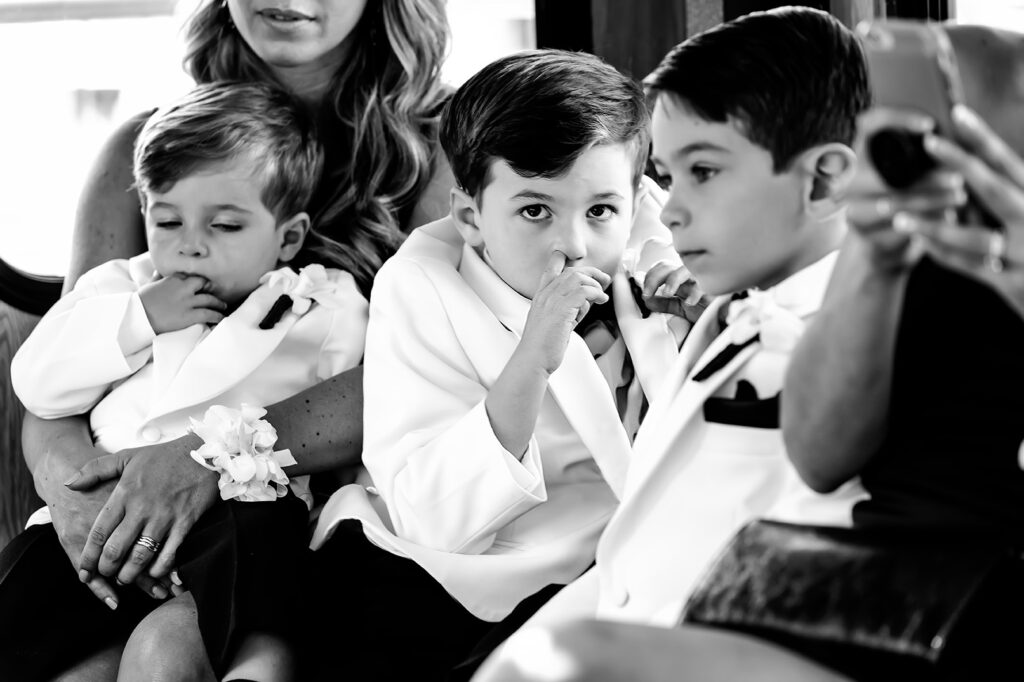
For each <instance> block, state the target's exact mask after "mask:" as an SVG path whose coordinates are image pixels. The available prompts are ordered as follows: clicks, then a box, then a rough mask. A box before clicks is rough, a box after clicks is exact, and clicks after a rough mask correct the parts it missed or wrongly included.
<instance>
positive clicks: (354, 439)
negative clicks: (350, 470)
mask: <svg viewBox="0 0 1024 682" xmlns="http://www.w3.org/2000/svg"><path fill="white" fill-rule="evenodd" d="M266 419H267V421H269V422H270V423H271V424H272V425H273V426H274V428H275V429H276V430H277V447H278V448H288V449H289V450H291V452H292V456H293V457H295V460H296V461H297V462H298V464H296V465H294V466H292V467H289V469H288V475H289V476H298V475H301V474H311V473H317V472H320V471H328V470H330V469H336V468H339V467H345V466H350V465H354V464H358V463H359V462H360V460H361V456H362V450H363V368H362V366H358V367H353V368H352V369H350V370H346V371H345V372H342V373H341V374H338V375H336V376H334V377H331V378H330V379H328V380H326V381H323V382H321V383H319V384H317V385H315V386H312V387H310V388H307V389H306V390H305V391H303V392H301V393H299V394H297V395H294V396H292V397H291V398H287V399H286V400H282V401H281V402H279V403H276V404H274V405H271V406H269V407H267V416H266Z"/></svg>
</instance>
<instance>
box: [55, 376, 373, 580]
mask: <svg viewBox="0 0 1024 682" xmlns="http://www.w3.org/2000/svg"><path fill="white" fill-rule="evenodd" d="M362 375H363V371H362V367H361V366H360V367H354V368H352V369H350V370H348V371H346V372H343V373H342V374H339V375H337V376H335V377H332V378H331V379H328V380H327V381H323V382H321V383H319V384H316V385H315V386H312V387H310V388H308V389H306V390H305V391H303V392H302V393H299V394H297V395H294V396H292V397H291V398H288V399H287V400H283V401H281V402H279V403H276V404H274V405H271V406H269V407H268V408H267V415H266V417H265V419H266V420H267V421H269V422H270V423H271V424H272V425H273V426H274V428H275V429H276V430H277V435H278V440H277V447H278V448H288V449H289V450H291V451H292V455H293V456H294V457H295V459H296V461H297V464H295V465H294V466H292V467H289V469H288V474H289V476H297V475H301V474H309V473H316V472H319V471H326V470H329V469H333V468H337V467H340V466H346V465H352V464H357V463H358V462H359V461H360V455H361V452H362V435H363V390H362ZM200 445H202V441H200V440H199V438H198V437H197V436H195V435H194V434H188V435H186V436H182V437H181V438H177V439H175V440H172V441H167V442H165V443H159V444H156V445H148V446H145V447H141V448H131V449H128V450H122V451H120V452H116V453H113V454H110V455H105V456H103V457H100V458H98V459H95V460H93V461H91V462H88V463H87V464H86V465H85V466H84V467H83V469H82V470H81V473H82V475H81V477H80V478H78V479H77V480H76V481H75V482H74V483H73V484H72V486H73V487H74V489H76V490H88V489H89V488H90V487H91V486H94V485H97V484H98V483H100V482H102V481H108V480H110V479H113V478H118V479H119V480H118V482H117V486H116V488H115V489H114V492H113V493H112V494H111V495H110V499H109V501H108V502H107V504H106V506H104V507H103V510H102V512H100V513H99V515H98V516H96V517H95V518H96V521H95V523H94V524H93V525H92V532H91V533H90V534H89V536H88V541H87V542H86V543H85V546H84V548H83V551H82V555H81V568H82V569H83V570H85V571H88V572H89V574H90V575H96V574H97V573H98V574H99V575H102V576H107V577H110V576H114V575H117V577H118V580H120V581H121V582H122V583H129V582H132V581H134V580H136V578H137V577H140V576H143V575H144V574H143V573H142V571H144V570H146V569H147V567H148V568H149V574H150V575H151V576H158V577H163V576H165V575H166V574H167V573H168V572H169V571H170V570H171V569H172V568H173V567H174V565H175V558H174V555H175V552H176V551H177V549H178V547H179V546H180V545H181V542H182V540H184V538H185V536H186V535H187V534H188V532H189V531H190V530H191V529H192V526H193V525H195V522H196V521H197V520H198V519H199V517H200V516H202V514H203V513H204V512H205V511H206V510H207V509H209V508H210V507H211V506H213V504H214V503H215V502H216V501H217V500H218V499H219V495H218V492H217V474H216V473H214V472H212V471H209V470H207V469H204V468H203V467H201V466H199V465H198V464H196V462H194V461H193V460H192V458H191V456H190V453H191V451H192V450H195V449H197V448H198V447H199V446H200ZM143 533H145V534H146V535H150V536H152V537H154V538H156V539H157V540H159V541H161V542H162V543H163V547H162V548H161V550H160V554H159V555H158V556H157V557H155V559H154V557H152V556H149V555H148V554H142V555H141V556H137V555H135V554H133V553H132V552H131V550H132V546H133V544H134V542H135V540H136V538H138V536H139V535H140V534H143ZM129 559H131V561H129ZM151 560H152V563H150V561H151Z"/></svg>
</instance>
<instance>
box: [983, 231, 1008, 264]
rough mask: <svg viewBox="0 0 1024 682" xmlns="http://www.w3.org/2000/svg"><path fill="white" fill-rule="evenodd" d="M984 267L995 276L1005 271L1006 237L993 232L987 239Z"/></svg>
mask: <svg viewBox="0 0 1024 682" xmlns="http://www.w3.org/2000/svg"><path fill="white" fill-rule="evenodd" d="M985 266H986V267H987V268H988V269H989V270H991V271H992V272H993V273H995V274H999V273H1000V272H1002V271H1003V270H1005V269H1006V237H1005V236H1003V233H1002V232H993V233H992V235H991V236H990V237H989V240H988V253H987V254H986V255H985Z"/></svg>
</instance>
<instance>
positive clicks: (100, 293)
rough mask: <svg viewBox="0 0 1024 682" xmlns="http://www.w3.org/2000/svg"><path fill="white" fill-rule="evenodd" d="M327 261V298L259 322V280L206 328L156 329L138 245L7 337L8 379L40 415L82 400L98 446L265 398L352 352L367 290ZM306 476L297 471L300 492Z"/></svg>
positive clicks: (157, 434) (58, 412) (143, 438)
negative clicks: (145, 301) (13, 340)
mask: <svg viewBox="0 0 1024 682" xmlns="http://www.w3.org/2000/svg"><path fill="white" fill-rule="evenodd" d="M327 272H328V277H329V280H330V281H331V282H332V283H333V284H334V285H335V291H334V294H335V295H334V296H332V299H333V303H332V307H328V306H327V305H321V304H314V305H313V306H312V307H311V308H310V309H309V310H308V311H307V312H306V313H304V314H302V315H298V314H295V313H294V312H290V311H289V312H286V313H285V314H284V316H283V317H282V318H281V320H280V321H279V322H278V323H277V324H276V325H275V326H274V327H273V328H271V329H267V330H262V329H259V328H258V325H259V323H260V321H261V320H262V319H263V318H264V316H266V314H267V312H268V311H269V310H270V308H271V306H272V305H273V304H274V302H275V301H276V300H277V299H278V297H279V296H280V295H281V293H282V290H281V289H280V288H279V287H272V286H270V284H269V283H266V284H263V285H261V286H260V287H259V288H258V289H256V291H254V292H253V293H252V294H250V295H249V297H248V298H247V299H246V300H245V301H243V302H242V304H241V305H240V306H239V307H238V308H237V309H236V310H235V311H234V312H233V313H231V314H230V315H229V316H227V317H225V318H224V319H223V320H222V321H221V322H220V323H219V324H217V325H216V326H214V327H212V328H211V327H207V326H206V325H199V324H197V325H193V326H191V327H188V328H186V329H181V330H178V331H174V332H167V333H164V334H159V335H157V334H154V332H153V329H152V327H150V325H149V321H148V319H147V318H146V313H145V311H144V309H143V307H142V303H141V300H140V299H139V294H138V290H139V288H140V287H141V286H143V285H145V284H147V283H149V282H151V281H153V278H154V269H153V263H152V260H151V259H150V257H149V255H148V254H142V255H140V256H136V257H135V258H132V259H131V260H114V261H110V262H108V263H105V264H103V265H100V266H98V267H96V268H94V269H93V270H90V271H89V272H87V273H86V274H84V275H83V276H82V278H81V279H80V280H79V281H78V283H77V284H76V285H75V288H74V290H73V291H72V292H70V293H69V294H68V295H67V296H64V297H63V298H61V299H60V300H59V301H57V303H56V304H54V306H53V307H52V308H51V309H50V310H49V312H47V313H46V315H45V316H43V318H42V319H41V320H40V321H39V324H38V325H37V326H36V328H35V329H34V330H33V331H32V334H31V335H30V336H29V338H28V339H27V340H26V341H25V343H24V344H23V345H22V346H21V348H19V349H18V352H17V354H16V355H15V357H14V360H13V361H12V363H11V380H12V383H13V385H14V390H15V392H16V393H17V395H18V397H19V398H20V399H21V401H22V402H23V403H24V404H25V407H26V409H28V410H29V411H30V412H32V413H34V414H36V415H38V416H40V417H43V418H44V419H55V418H57V417H64V416H69V415H75V414H84V413H86V412H89V423H90V426H91V428H92V433H93V438H94V440H95V443H96V445H97V447H99V448H100V449H102V450H105V451H107V452H116V451H118V450H122V449H124V448H129V447H137V446H141V445H148V444H152V443H160V442H163V441H167V440H171V439H174V438H177V437H179V436H182V435H184V434H185V432H186V430H187V428H188V425H189V422H188V418H189V417H197V418H201V417H202V415H203V413H204V412H205V411H206V409H207V408H208V407H209V406H211V405H227V406H230V407H236V408H237V407H238V406H239V405H240V404H241V403H243V402H244V403H248V404H250V405H259V406H265V405H270V404H273V403H275V402H278V401H280V400H283V399H285V398H287V397H289V396H292V395H294V394H296V393H298V392H300V391H302V390H304V389H306V388H308V387H310V386H312V385H313V384H315V383H317V382H319V381H322V380H323V379H326V378H328V377H331V376H333V375H335V374H337V373H338V372H340V371H342V370H345V369H348V368H349V367H353V366H355V365H357V364H359V362H360V360H361V358H362V355H363V343H364V339H365V335H366V320H367V302H366V299H365V298H364V297H363V296H362V294H360V293H359V290H358V288H357V287H356V285H355V281H354V280H353V278H352V276H351V275H350V274H348V273H347V272H342V271H340V270H327ZM90 410H91V412H90ZM305 479H306V477H300V478H299V479H296V480H297V483H298V485H297V488H298V489H297V490H296V492H297V494H301V495H303V496H305V486H303V485H302V483H303V480H305ZM40 520H44V519H41V518H39V517H34V518H33V521H40Z"/></svg>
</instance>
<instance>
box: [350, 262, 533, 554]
mask: <svg viewBox="0 0 1024 682" xmlns="http://www.w3.org/2000/svg"><path fill="white" fill-rule="evenodd" d="M445 267H449V266H445ZM446 292H448V290H447V289H446ZM449 293H450V292H449ZM455 293H459V294H461V293H462V292H461V291H460V292H455ZM466 295H467V296H473V295H474V294H473V293H472V292H471V291H470V290H469V288H468V286H467V287H466ZM449 298H451V296H449ZM458 304H459V302H458V301H452V300H442V297H441V295H440V294H439V292H438V290H437V289H436V288H435V285H434V282H433V281H431V279H430V277H428V276H427V274H426V273H425V272H424V271H423V269H422V267H421V266H420V265H419V264H417V263H414V262H412V261H409V260H407V259H401V258H392V260H391V261H389V262H388V263H386V264H385V266H384V268H383V269H381V271H380V272H379V273H378V275H377V279H376V280H375V281H374V290H373V295H372V297H371V301H370V324H369V328H368V331H367V340H366V359H365V367H364V375H363V377H364V378H363V382H364V401H365V402H364V424H365V430H364V452H363V464H364V465H365V466H366V468H367V469H368V470H369V472H370V475H371V476H372V478H373V481H374V485H375V486H376V487H377V489H378V490H379V492H380V494H381V496H382V497H383V499H384V501H385V503H386V504H387V508H388V512H389V514H390V516H391V521H392V524H393V526H394V531H395V533H396V534H397V535H398V536H400V537H403V538H405V539H407V540H410V541H413V542H416V543H417V544H421V545H424V546H427V547H431V548H433V549H438V550H442V551H448V552H458V553H465V554H475V553H482V552H484V551H486V550H487V548H488V547H490V546H491V544H492V542H493V540H494V535H495V533H497V532H498V531H499V530H501V529H502V528H503V527H504V526H506V525H507V524H509V523H511V522H512V521H513V520H515V519H516V518H517V517H518V516H520V515H522V514H523V513H524V512H526V511H528V510H529V509H532V508H533V507H535V506H536V505H538V504H541V503H542V502H544V501H545V500H546V499H547V496H546V490H545V486H544V478H543V474H542V470H541V463H540V453H539V450H538V447H537V444H536V441H535V440H534V439H531V442H530V446H529V450H528V452H527V454H526V455H525V456H524V457H523V461H522V462H520V461H518V460H517V459H516V458H515V457H513V456H512V455H511V454H510V453H509V452H508V451H507V450H505V449H504V448H503V447H502V446H501V444H500V443H499V442H498V439H497V438H496V437H495V435H494V432H493V430H492V429H491V425H490V421H489V419H488V418H487V413H486V411H485V410H484V399H485V398H486V397H487V391H488V389H487V387H486V386H484V385H482V383H481V380H480V378H479V376H478V375H477V373H476V371H475V370H474V368H473V366H472V363H471V362H470V360H469V358H468V356H467V355H466V352H465V350H464V349H463V347H462V344H461V342H460V339H459V338H457V337H456V334H455V332H454V329H453V328H452V326H451V324H450V322H449V320H448V317H447V314H446V305H458ZM484 322H485V321H483V320H482V321H481V324H482V327H481V329H483V325H484ZM475 342H476V343H480V340H475Z"/></svg>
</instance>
